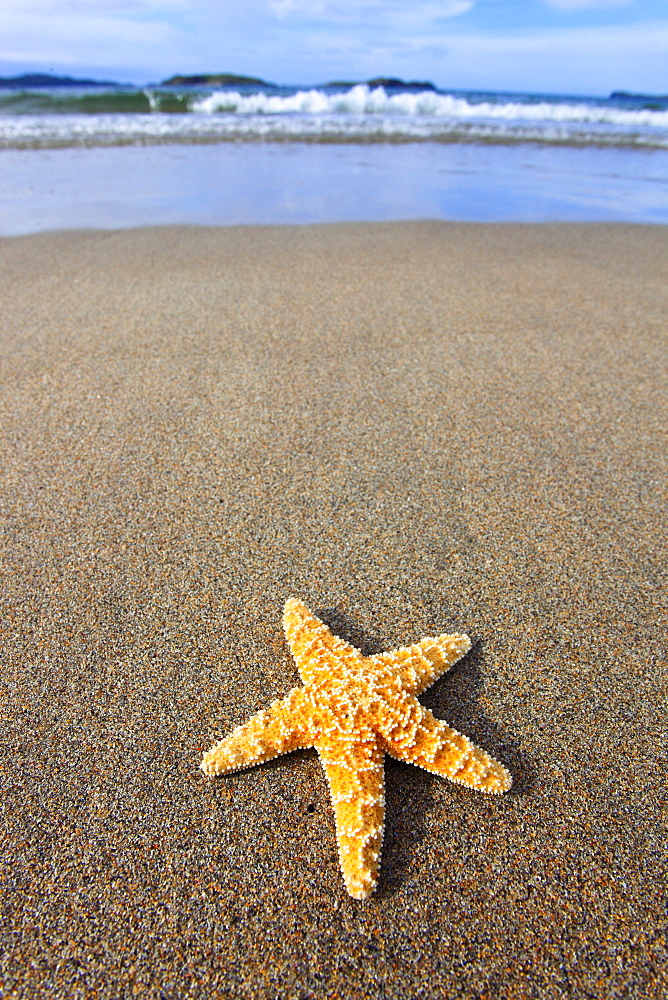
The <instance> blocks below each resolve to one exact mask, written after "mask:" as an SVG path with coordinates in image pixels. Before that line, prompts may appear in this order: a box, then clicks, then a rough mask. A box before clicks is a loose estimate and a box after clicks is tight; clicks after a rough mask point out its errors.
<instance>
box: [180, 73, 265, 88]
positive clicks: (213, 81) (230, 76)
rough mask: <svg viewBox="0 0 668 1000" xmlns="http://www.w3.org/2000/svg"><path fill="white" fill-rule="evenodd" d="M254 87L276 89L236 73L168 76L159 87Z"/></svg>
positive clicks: (261, 81)
mask: <svg viewBox="0 0 668 1000" xmlns="http://www.w3.org/2000/svg"><path fill="white" fill-rule="evenodd" d="M221 84H222V85H223V86H225V87H229V86H238V87H241V86H244V85H245V86H255V87H276V86H277V84H275V83H267V81H266V80H260V78H259V77H257V76H238V75H237V74H236V73H199V74H196V75H195V76H181V75H179V74H176V75H175V76H170V78H169V80H163V81H162V83H161V84H160V86H161V87H210V86H221Z"/></svg>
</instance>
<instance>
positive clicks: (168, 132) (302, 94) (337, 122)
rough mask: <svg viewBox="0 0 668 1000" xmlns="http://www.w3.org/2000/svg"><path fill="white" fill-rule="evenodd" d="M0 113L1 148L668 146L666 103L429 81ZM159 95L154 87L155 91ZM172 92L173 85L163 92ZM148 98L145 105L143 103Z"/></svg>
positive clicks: (218, 94)
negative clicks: (489, 90) (440, 89)
mask: <svg viewBox="0 0 668 1000" xmlns="http://www.w3.org/2000/svg"><path fill="white" fill-rule="evenodd" d="M146 92H147V93H148V94H149V97H150V100H149V103H148V107H149V108H150V109H151V110H148V109H147V110H145V111H143V112H141V113H140V112H134V113H127V112H121V111H118V112H114V113H94V114H91V113H85V114H83V113H77V114H75V113H60V114H53V113H42V114H33V113H21V114H9V113H2V114H0V148H22V147H42V148H48V147H58V146H110V145H125V144H155V143H174V142H176V143H190V142H226V141H227V142H232V141H242V142H244V141H246V142H250V141H277V142H319V143H348V142H363V143H376V142H381V143H383V142H385V143H387V142H425V141H430V142H495V143H509V144H512V143H519V142H534V143H548V144H559V145H590V144H595V145H600V146H620V147H636V148H668V111H665V110H652V109H650V108H627V107H623V106H620V105H619V104H614V103H611V102H609V101H608V102H596V101H585V100H572V101H571V100H568V99H553V100H544V99H531V98H527V99H525V100H521V99H517V100H514V99H509V98H505V97H503V96H502V95H500V96H499V97H497V98H496V99H482V98H480V99H478V98H477V97H475V96H474V95H469V96H468V97H464V96H458V95H454V94H440V93H436V92H434V91H422V92H418V93H407V92H402V93H393V92H391V91H390V92H388V91H386V90H385V89H384V88H382V87H377V88H373V89H371V88H369V87H368V86H366V85H359V86H355V87H352V88H351V89H349V90H346V91H342V92H338V93H335V92H330V91H324V90H318V89H313V90H297V91H295V92H293V93H288V94H282V95H280V94H274V93H267V92H259V93H254V94H244V93H240V92H238V91H234V90H217V91H213V92H212V93H209V94H206V95H202V94H201V92H200V93H192V94H187V95H181V99H182V105H181V107H182V108H183V112H182V113H165V112H164V111H162V110H160V108H161V106H162V105H161V101H162V100H163V99H165V94H164V93H163V92H157V91H156V92H155V93H153V92H149V90H148V88H147V91H146ZM156 95H157V96H156ZM167 96H168V97H172V99H173V95H167ZM145 107H146V105H145Z"/></svg>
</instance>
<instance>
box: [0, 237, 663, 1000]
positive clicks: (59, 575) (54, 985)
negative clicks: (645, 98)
mask: <svg viewBox="0 0 668 1000" xmlns="http://www.w3.org/2000/svg"><path fill="white" fill-rule="evenodd" d="M0 262H1V263H0V275H1V279H0V280H1V288H0V298H1V301H2V303H3V306H2V313H1V320H0V323H1V327H2V346H3V368H2V372H3V374H2V393H1V396H0V398H1V403H0V406H1V410H0V412H1V416H2V428H3V430H2V438H1V446H2V458H1V460H0V470H1V475H2V492H1V497H2V506H3V517H2V522H1V523H2V572H3V581H2V636H1V645H0V660H1V664H2V666H1V671H2V674H1V677H2V683H1V688H0V690H1V694H2V699H1V704H2V718H1V720H0V737H1V739H2V754H1V757H0V760H1V762H2V770H1V771H0V775H1V776H2V777H1V781H2V796H1V800H0V805H1V807H2V817H3V818H2V823H3V833H2V855H3V866H2V873H1V877H2V881H1V882H0V886H1V889H0V891H1V893H2V896H1V898H2V914H3V918H2V919H3V923H2V934H1V942H0V968H1V977H2V983H3V987H2V990H1V992H2V996H3V997H6V998H19V997H20V998H24V997H26V998H28V997H29V998H31V1000H32V998H41V997H45V998H46V997H48V998H61V997H62V998H78V997H86V998H88V997H98V998H125V997H133V996H139V997H150V998H156V1000H177V998H190V997H207V998H218V997H220V998H228V997H229V998H237V997H238V998H244V1000H245V998H249V1000H250V998H262V1000H265V998H267V1000H268V998H281V1000H283V998H285V1000H309V998H318V1000H319V998H322V997H326V998H335V997H338V998H364V997H383V998H388V1000H389V998H391V1000H394V998H397V1000H398V998H418V997H419V998H431V997H434V998H436V997H438V998H449V997H461V998H477V1000H482V998H490V1000H497V998H499V1000H501V998H513V1000H516V998H525V997H526V998H544V997H545V998H558V997H573V998H576V997H577V998H580V997H591V998H599V997H600V998H603V997H605V998H609V997H614V998H618V997H619V998H621V997H624V998H627V997H628V998H635V997H639V998H659V997H663V996H665V995H666V991H668V977H667V974H666V971H665V970H666V963H667V961H668V951H667V948H666V929H667V928H666V923H667V918H666V909H665V881H664V880H665V874H666V858H665V844H666V825H665V818H666V813H665V789H666V743H665V737H666V732H665V730H666V659H665V634H666V633H665V614H664V609H663V608H662V605H661V602H660V584H661V581H662V579H663V576H662V573H663V567H662V560H663V557H664V555H665V550H666V521H665V506H664V501H665V473H666V468H665V467H666V454H667V452H666V448H665V440H663V439H662V429H663V428H664V427H665V409H664V403H665V391H666V385H665V377H664V376H665V332H666V315H667V309H666V307H667V304H668V303H667V299H668V294H667V289H668V282H667V281H666V276H667V269H666V263H667V262H668V232H667V231H666V229H665V228H662V227H641V226H635V227H633V226H629V227H627V226H599V225H589V226H584V225H583V226H576V225H540V226H476V225H456V224H446V223H427V222H425V223H406V224H404V223H401V224H378V225H368V224H357V225H356V224H350V225H348V224H346V225H333V226H319V227H318V226H314V227H304V228H281V227H267V228H252V227H249V228H229V229H206V228H204V229H198V228H184V229H179V228H166V229H143V230H142V229H139V230H131V231H123V232H113V233H111V232H95V231H88V232H85V231H78V232H67V233H52V234H48V235H41V236H30V237H17V238H11V239H6V240H3V241H0ZM290 595H295V596H298V597H300V598H302V599H304V600H305V601H307V602H308V603H309V604H310V606H311V607H313V609H314V610H316V611H317V612H318V613H320V614H321V615H322V616H324V617H325V618H326V619H327V620H328V621H329V622H330V623H331V624H332V627H333V628H334V629H335V630H336V631H338V632H339V634H341V635H343V636H344V637H345V638H347V639H350V640H352V641H353V642H355V644H356V645H358V646H361V648H362V649H363V651H365V652H372V651H377V650H380V649H383V648H392V647H394V646H396V645H406V644H409V643H410V642H412V641H415V640H417V639H419V638H420V637H422V636H424V635H429V634H438V633H441V632H447V631H467V632H468V633H469V634H470V635H471V636H472V637H473V638H474V639H475V640H476V645H475V647H474V649H473V651H472V652H471V654H469V655H468V656H467V657H466V658H465V659H463V660H462V661H461V662H460V663H459V664H458V665H457V666H456V667H455V668H454V669H453V671H452V672H451V674H449V675H446V676H445V677H444V678H443V679H442V680H440V681H439V682H438V683H437V684H436V685H435V686H434V687H433V688H432V689H431V690H430V691H429V692H427V693H426V694H425V695H424V696H423V697H422V701H423V702H424V704H426V705H428V706H429V707H430V708H432V710H433V711H434V712H435V714H436V715H438V716H440V717H442V718H444V719H447V720H448V721H449V722H450V723H451V724H452V725H454V726H456V727H457V728H458V729H461V730H462V731H464V732H465V733H467V734H468V735H469V736H470V737H471V738H472V739H474V740H475V741H476V742H477V743H478V744H480V745H481V746H483V747H484V748H485V749H487V750H488V751H489V752H490V753H492V754H493V755H494V756H495V757H497V758H498V759H499V760H501V761H503V762H504V763H505V764H506V765H507V766H508V767H509V768H510V770H511V771H512V773H513V776H514V779H515V787H514V790H513V791H512V792H511V793H510V794H509V795H507V796H504V797H498V798H497V797H485V796H482V795H476V794H475V793H473V792H472V791H470V790H469V789H466V788H462V787H459V786H455V785H452V784H451V783H448V782H447V781H445V780H441V779H438V778H436V777H433V776H430V775H428V774H427V773H426V772H424V771H420V770H418V769H417V768H411V767H409V766H407V765H403V764H400V763H397V762H394V761H387V764H386V780H387V826H386V836H385V845H384V853H383V866H382V876H381V882H380V886H379V889H378V892H377V893H376V895H375V896H374V897H372V898H371V899H370V900H369V901H366V902H362V903H360V902H356V901H354V900H351V899H350V898H349V897H347V896H346V894H345V891H344V889H343V884H342V880H341V876H340V873H339V870H338V865H337V855H336V845H335V840H334V832H333V830H334V828H333V817H332V811H331V807H330V804H329V801H328V792H327V786H326V783H325V780H324V777H323V775H322V772H321V768H320V765H319V763H318V760H317V757H316V754H315V752H314V751H303V752H299V753H296V754H293V755H290V756H288V757H284V758H281V759H279V760H276V761H274V762H272V763H269V764H265V765H263V766H261V767H257V768H255V769H253V770H249V771H246V772H243V773H240V774H236V775H233V776H231V777H228V778H223V779H219V780H217V781H213V782H212V781H209V780H207V779H205V778H204V776H203V775H202V774H201V772H200V771H199V762H200V759H201V754H202V751H203V750H205V749H208V748H209V746H210V745H211V743H212V742H213V741H214V739H215V738H217V737H218V736H219V735H220V734H223V733H225V732H226V731H228V730H229V729H230V728H231V727H233V726H234V725H236V724H237V723H239V722H241V721H243V720H245V719H246V718H247V717H248V716H249V715H250V714H251V713H252V712H254V711H256V710H257V709H259V708H261V707H263V706H265V705H266V704H267V702H268V701H270V700H271V699H273V698H275V697H280V696H282V695H284V694H285V693H286V692H287V691H288V690H289V689H290V688H291V687H292V686H294V685H295V684H296V683H298V677H297V673H296V670H295V667H294V664H293V662H292V661H291V660H290V657H289V655H288V653H287V650H286V647H285V644H284V641H283V635H282V629H281V613H282V607H283V603H284V601H285V599H286V597H288V596H290ZM662 810H663V813H662ZM662 816H663V819H662Z"/></svg>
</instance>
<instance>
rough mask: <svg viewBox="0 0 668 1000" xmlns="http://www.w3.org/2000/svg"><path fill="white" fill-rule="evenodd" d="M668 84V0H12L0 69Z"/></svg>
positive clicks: (533, 86) (601, 87)
mask: <svg viewBox="0 0 668 1000" xmlns="http://www.w3.org/2000/svg"><path fill="white" fill-rule="evenodd" d="M23 72H55V73H61V74H68V75H74V76H92V77H95V78H98V79H100V78H104V79H113V80H120V81H123V82H125V81H127V82H132V83H148V82H157V81H159V80H162V79H165V78H166V77H169V76H171V75H172V74H174V73H185V74H194V73H206V72H210V73H213V72H233V73H241V74H245V75H250V76H259V77H261V78H262V79H264V80H268V81H272V82H275V83H285V84H298V85H306V84H317V83H324V82H326V81H329V80H364V79H368V78H371V77H374V76H396V77H401V78H403V79H406V80H431V81H432V82H433V83H435V84H436V85H437V86H439V87H446V88H447V87H453V88H461V89H481V90H511V91H513V90H514V91H531V92H538V93H562V94H591V95H597V94H602V95H605V94H608V93H610V92H611V91H612V90H629V91H634V92H641V93H654V94H658V93H663V94H665V93H668V0H0V75H3V76H12V75H16V74H19V73H23Z"/></svg>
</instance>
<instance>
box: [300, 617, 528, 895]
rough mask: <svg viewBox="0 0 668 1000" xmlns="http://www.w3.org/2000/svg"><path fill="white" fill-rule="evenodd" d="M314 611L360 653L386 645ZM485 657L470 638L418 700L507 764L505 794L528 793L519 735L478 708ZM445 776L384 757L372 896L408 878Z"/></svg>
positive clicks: (395, 887) (467, 792) (459, 791)
mask: <svg viewBox="0 0 668 1000" xmlns="http://www.w3.org/2000/svg"><path fill="white" fill-rule="evenodd" d="M317 614H318V617H319V618H320V619H321V620H322V621H324V622H325V623H326V624H327V626H328V627H329V628H330V629H331V631H332V632H333V633H334V634H335V635H338V636H339V638H340V639H343V640H344V641H345V642H349V643H351V645H353V646H355V647H356V648H357V649H359V650H360V651H361V653H362V654H363V655H364V656H373V655H374V654H375V653H379V652H382V651H383V649H384V648H385V645H386V644H385V643H384V642H383V641H382V640H381V639H379V638H378V637H376V636H369V635H367V634H365V633H364V632H363V631H362V629H361V628H360V627H359V626H358V625H357V623H356V622H354V621H353V620H352V619H350V618H349V617H348V616H347V615H345V614H344V613H343V612H341V611H339V610H338V609H332V608H325V609H319V610H318V612H317ZM484 662H485V655H484V646H483V643H482V641H481V640H475V639H474V641H473V645H472V648H471V650H470V651H469V652H468V653H467V654H466V656H465V657H463V658H462V659H461V660H459V661H458V662H457V663H456V664H455V665H454V666H453V667H452V668H451V669H450V670H449V671H447V673H445V674H444V675H443V676H442V677H441V678H439V680H437V681H436V683H435V684H434V685H433V686H432V687H430V688H428V690H427V691H425V692H424V693H423V694H421V695H420V698H419V700H420V702H421V704H423V705H424V706H425V708H429V709H431V711H432V712H433V713H434V715H435V716H436V717H437V718H438V719H443V720H444V721H445V722H447V723H448V725H451V726H453V728H455V729H458V730H459V731H460V732H462V733H464V734H465V735H466V736H468V737H469V738H470V739H471V740H473V742H474V743H477V744H478V745H479V746H481V747H482V748H483V749H484V750H486V751H487V752H488V753H490V754H491V755H492V756H493V757H496V758H497V759H499V760H501V761H502V762H503V763H504V764H505V765H506V767H507V768H508V770H509V771H510V772H511V774H512V776H513V787H512V789H511V791H510V792H509V793H508V795H512V796H520V795H527V794H530V792H531V789H532V788H533V786H534V784H535V767H534V765H533V764H532V763H531V762H530V761H529V760H528V759H527V757H526V755H525V754H524V753H523V751H522V749H521V740H520V738H519V737H518V736H517V735H516V734H514V733H512V732H509V731H508V730H505V729H502V728H501V727H500V726H498V725H497V724H496V723H495V722H494V721H493V720H491V719H490V718H488V717H487V716H486V715H485V713H484V712H483V711H482V710H481V709H480V707H479V704H478V703H479V701H480V698H481V696H482V693H483V691H484V687H485V681H484V675H483V671H482V665H483V664H484ZM407 769H408V770H409V771H410V775H407ZM407 779H408V780H407ZM445 780H446V779H443V778H440V777H437V776H436V775H432V774H429V773H428V772H427V771H424V770H422V769H421V768H416V767H411V766H410V765H409V764H405V763H403V762H402V761H396V760H394V759H393V758H391V757H389V756H386V757H385V804H386V812H385V837H384V844H383V864H382V866H381V875H380V883H379V886H378V890H377V891H376V893H375V895H374V897H373V898H374V899H376V900H379V901H380V900H381V899H383V898H384V897H386V896H388V895H392V894H394V893H395V892H396V891H397V890H398V889H400V888H401V886H402V885H403V884H404V883H405V882H407V881H408V879H409V877H410V876H409V870H410V868H411V865H412V861H413V859H414V858H415V856H416V855H417V852H418V849H419V846H420V844H421V843H422V841H423V840H424V837H425V819H426V816H427V813H428V812H429V810H430V809H431V808H433V804H434V800H433V788H434V785H435V784H436V783H437V782H441V781H445ZM451 787H452V791H453V794H454V795H455V796H456V795H459V794H461V795H470V794H476V793H471V791H470V790H469V789H462V788H460V787H459V786H451Z"/></svg>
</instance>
